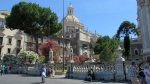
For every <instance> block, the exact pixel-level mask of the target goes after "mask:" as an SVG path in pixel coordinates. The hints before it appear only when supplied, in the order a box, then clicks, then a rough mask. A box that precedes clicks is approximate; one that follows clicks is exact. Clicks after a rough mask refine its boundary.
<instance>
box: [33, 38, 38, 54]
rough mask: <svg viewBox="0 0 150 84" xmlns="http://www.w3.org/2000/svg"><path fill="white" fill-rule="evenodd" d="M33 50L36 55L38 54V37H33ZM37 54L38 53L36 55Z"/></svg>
mask: <svg viewBox="0 0 150 84" xmlns="http://www.w3.org/2000/svg"><path fill="white" fill-rule="evenodd" d="M34 39H35V49H36V53H38V48H39V41H38V37H35V38H34ZM38 54H39V53H38Z"/></svg>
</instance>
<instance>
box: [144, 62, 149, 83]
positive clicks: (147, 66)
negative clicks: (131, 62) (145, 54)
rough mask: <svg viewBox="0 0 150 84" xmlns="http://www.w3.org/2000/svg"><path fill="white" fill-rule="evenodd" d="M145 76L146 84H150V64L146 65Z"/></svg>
mask: <svg viewBox="0 0 150 84" xmlns="http://www.w3.org/2000/svg"><path fill="white" fill-rule="evenodd" d="M144 74H145V79H146V84H150V67H149V64H145V69H144Z"/></svg>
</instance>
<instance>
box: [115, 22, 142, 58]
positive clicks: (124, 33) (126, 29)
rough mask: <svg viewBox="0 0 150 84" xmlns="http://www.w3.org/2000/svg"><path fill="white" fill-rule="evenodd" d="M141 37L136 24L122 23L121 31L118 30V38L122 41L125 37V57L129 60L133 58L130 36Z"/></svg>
mask: <svg viewBox="0 0 150 84" xmlns="http://www.w3.org/2000/svg"><path fill="white" fill-rule="evenodd" d="M131 34H132V35H139V32H138V30H137V28H136V25H135V24H134V23H131V22H129V21H124V22H122V23H121V25H120V27H119V29H118V30H117V34H116V36H117V37H118V38H119V39H120V38H121V37H124V49H125V50H124V53H123V54H124V55H125V56H126V57H127V59H128V58H129V57H130V56H131V48H130V36H129V35H131Z"/></svg>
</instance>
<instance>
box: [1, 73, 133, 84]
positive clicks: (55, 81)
mask: <svg viewBox="0 0 150 84" xmlns="http://www.w3.org/2000/svg"><path fill="white" fill-rule="evenodd" d="M0 84H42V83H41V77H33V76H26V75H21V74H19V75H18V74H6V75H3V76H0ZM43 84H130V83H111V82H87V81H83V80H76V79H65V78H63V77H61V76H55V77H54V78H46V82H45V83H43Z"/></svg>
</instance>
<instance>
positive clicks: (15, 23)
mask: <svg viewBox="0 0 150 84" xmlns="http://www.w3.org/2000/svg"><path fill="white" fill-rule="evenodd" d="M6 25H7V27H9V28H10V29H19V30H22V31H24V32H25V33H26V34H28V35H30V36H32V37H33V38H34V39H35V42H36V52H37V53H38V38H39V37H42V36H48V35H53V34H55V33H57V32H58V31H59V30H60V29H61V28H62V27H61V23H58V17H57V15H56V14H55V13H54V12H52V11H51V10H50V8H44V7H41V6H39V5H38V4H35V3H26V2H20V3H18V4H16V5H14V6H13V7H12V10H11V14H10V15H9V16H8V17H7V18H6Z"/></svg>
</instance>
